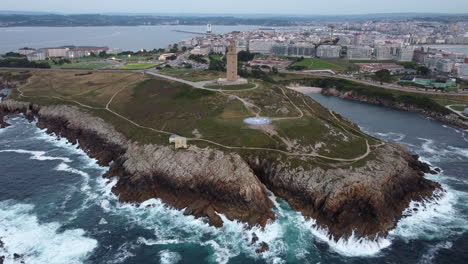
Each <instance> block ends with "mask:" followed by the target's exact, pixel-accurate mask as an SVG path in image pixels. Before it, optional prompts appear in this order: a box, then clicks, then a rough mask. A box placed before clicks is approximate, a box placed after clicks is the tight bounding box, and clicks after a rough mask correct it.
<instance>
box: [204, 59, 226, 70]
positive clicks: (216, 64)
mask: <svg viewBox="0 0 468 264" xmlns="http://www.w3.org/2000/svg"><path fill="white" fill-rule="evenodd" d="M208 70H210V71H221V72H225V71H226V63H225V62H223V61H222V60H216V59H211V60H210V64H209V66H208Z"/></svg>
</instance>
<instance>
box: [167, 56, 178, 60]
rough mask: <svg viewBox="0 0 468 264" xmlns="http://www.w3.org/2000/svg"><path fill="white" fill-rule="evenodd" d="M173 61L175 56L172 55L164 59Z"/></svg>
mask: <svg viewBox="0 0 468 264" xmlns="http://www.w3.org/2000/svg"><path fill="white" fill-rule="evenodd" d="M175 59H177V56H176V55H172V56H169V57H167V58H166V60H175Z"/></svg>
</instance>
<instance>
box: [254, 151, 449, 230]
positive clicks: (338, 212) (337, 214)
mask: <svg viewBox="0 0 468 264" xmlns="http://www.w3.org/2000/svg"><path fill="white" fill-rule="evenodd" d="M374 154H375V155H376V160H372V161H368V162H367V164H365V165H363V166H362V167H358V168H353V169H352V170H343V169H327V170H325V169H320V168H315V169H313V170H305V169H303V168H295V169H290V168H289V165H288V164H286V163H279V162H278V161H276V160H273V161H271V160H268V159H259V158H258V157H252V158H251V159H249V161H248V162H249V164H250V165H251V167H252V169H253V170H254V171H255V173H256V175H258V176H259V178H260V179H261V181H262V182H263V183H264V184H265V185H266V186H267V187H268V189H269V190H271V191H273V193H275V194H276V195H277V196H280V197H282V198H284V199H285V200H286V201H288V203H289V204H290V205H291V207H292V208H293V209H295V210H298V211H300V212H302V214H303V215H305V216H307V217H311V218H313V219H315V220H316V221H317V224H318V225H319V226H320V227H323V228H327V229H328V230H329V232H330V233H331V234H333V235H334V237H335V238H336V239H338V238H340V237H348V236H350V235H351V234H352V233H353V231H354V232H355V235H357V236H360V237H369V238H372V239H373V238H375V237H376V236H377V234H379V235H381V236H386V235H387V234H388V231H390V230H391V229H393V228H394V227H395V226H396V223H397V222H398V220H399V219H401V217H402V216H403V215H402V213H403V211H404V210H405V209H406V208H407V207H408V206H409V203H410V202H411V201H413V200H415V201H422V200H424V199H426V198H429V197H431V196H432V195H433V194H434V191H435V190H436V189H440V188H441V187H440V185H439V184H437V183H435V182H432V181H430V180H427V179H425V178H424V172H425V171H429V166H428V165H427V164H424V163H422V162H420V161H418V160H417V158H416V157H415V156H412V155H410V154H409V153H408V151H407V150H405V149H404V148H403V147H402V146H399V145H393V144H386V145H384V146H382V147H379V148H377V149H375V150H374Z"/></svg>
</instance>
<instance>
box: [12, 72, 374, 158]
mask: <svg viewBox="0 0 468 264" xmlns="http://www.w3.org/2000/svg"><path fill="white" fill-rule="evenodd" d="M29 74H31V75H32V77H30V79H29V80H28V82H27V83H26V84H25V85H23V86H22V87H20V88H19V89H18V90H17V91H15V92H14V93H13V94H12V98H14V99H17V100H23V101H29V102H33V103H36V104H39V105H44V104H71V105H75V106H77V107H79V108H80V109H81V110H83V111H86V112H90V113H92V114H94V115H97V116H100V117H102V118H103V119H104V120H105V121H106V122H109V123H111V124H113V125H114V126H115V127H116V129H117V130H119V131H120V132H122V133H123V134H124V135H125V136H126V137H128V138H130V139H132V140H134V141H137V142H140V143H142V144H145V143H157V144H169V143H168V135H170V134H171V133H174V134H178V135H181V136H184V137H187V138H188V139H189V144H195V145H198V146H211V147H215V148H220V149H223V150H226V151H236V152H239V153H241V154H243V155H249V153H251V152H253V151H254V152H260V153H265V155H276V156H278V157H280V156H281V157H282V158H285V156H288V157H286V158H288V159H291V160H294V162H296V163H298V164H301V166H308V165H310V164H311V162H310V160H311V159H312V160H314V163H320V165H321V166H330V165H333V166H337V165H340V164H341V165H350V164H353V163H355V162H339V161H333V160H330V159H327V158H321V157H313V156H308V157H306V156H301V155H302V154H309V155H322V156H325V157H329V158H331V159H333V158H336V159H353V158H356V157H359V156H361V155H363V154H364V153H366V150H367V145H366V142H369V144H370V145H372V144H375V145H377V144H379V142H378V140H376V139H374V138H371V137H369V136H367V135H365V134H362V133H361V132H360V131H359V130H357V129H356V128H355V127H354V126H353V125H352V124H350V123H349V122H348V121H346V120H344V119H342V118H341V117H340V116H338V115H336V114H335V115H334V114H332V113H331V112H330V111H329V110H328V109H326V108H324V107H322V106H321V105H319V104H318V103H316V102H315V101H314V100H312V99H311V98H310V97H307V96H304V95H302V94H299V93H297V92H295V91H292V90H289V89H287V88H285V87H284V86H282V85H276V84H268V83H260V85H259V86H258V88H257V89H253V90H246V91H229V92H214V91H207V90H201V89H196V88H193V87H191V86H188V85H186V84H182V83H178V82H173V81H168V80H165V79H159V78H153V77H150V76H148V75H144V74H142V73H134V72H115V71H107V72H105V71H99V72H87V71H77V70H74V71H73V70H70V71H31V72H30V73H29ZM21 93H22V95H21ZM255 115H259V116H265V117H269V118H271V119H272V120H273V122H272V123H271V125H266V126H251V125H248V124H246V123H244V122H243V120H244V119H245V118H247V117H253V116H255ZM255 148H257V149H255ZM281 151H282V152H281ZM287 153H289V154H287ZM366 158H372V155H369V156H368V157H366ZM308 160H309V161H308ZM361 161H362V160H359V162H361ZM354 165H356V164H354Z"/></svg>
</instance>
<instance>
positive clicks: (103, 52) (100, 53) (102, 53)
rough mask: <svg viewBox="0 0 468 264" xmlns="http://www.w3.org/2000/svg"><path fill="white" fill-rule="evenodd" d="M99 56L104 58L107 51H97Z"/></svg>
mask: <svg viewBox="0 0 468 264" xmlns="http://www.w3.org/2000/svg"><path fill="white" fill-rule="evenodd" d="M99 57H101V58H106V57H107V52H106V51H105V50H103V51H101V52H99Z"/></svg>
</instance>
